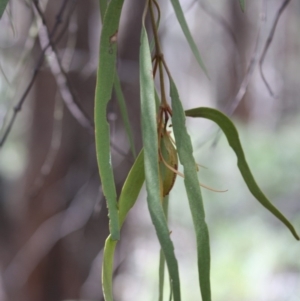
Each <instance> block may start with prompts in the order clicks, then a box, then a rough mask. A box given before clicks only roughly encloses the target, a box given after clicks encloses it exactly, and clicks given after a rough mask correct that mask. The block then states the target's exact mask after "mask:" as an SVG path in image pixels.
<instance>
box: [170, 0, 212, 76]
mask: <svg viewBox="0 0 300 301" xmlns="http://www.w3.org/2000/svg"><path fill="white" fill-rule="evenodd" d="M171 2H172V5H173V8H174V11H175V14H176V17H177V20H178V22H179V24H180V26H181V29H182V31H183V33H184V35H185V38H186V39H187V41H188V43H189V46H190V48H191V50H192V52H193V54H194V56H195V58H196V60H197V62H198V64H199V66H200V67H201V68H202V70H203V71H204V73H205V74H206V76H207V77H208V72H207V69H206V67H205V65H204V63H203V60H202V58H201V55H200V53H199V50H198V47H197V45H196V43H195V41H194V39H193V37H192V35H191V32H190V29H189V27H188V24H187V22H186V19H185V17H184V13H183V10H182V7H181V4H180V2H179V0H171Z"/></svg>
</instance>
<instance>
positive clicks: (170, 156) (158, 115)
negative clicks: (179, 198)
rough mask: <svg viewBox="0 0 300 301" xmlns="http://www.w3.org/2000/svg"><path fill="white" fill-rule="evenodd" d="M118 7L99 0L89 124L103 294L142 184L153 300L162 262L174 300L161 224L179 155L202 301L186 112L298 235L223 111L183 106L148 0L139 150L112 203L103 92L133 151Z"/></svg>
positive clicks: (202, 230) (205, 266)
mask: <svg viewBox="0 0 300 301" xmlns="http://www.w3.org/2000/svg"><path fill="white" fill-rule="evenodd" d="M171 3H172V5H173V7H174V10H175V13H176V16H177V19H178V21H179V23H180V25H181V28H182V30H183V33H184V35H185V37H186V39H187V41H188V43H189V45H190V48H191V50H192V52H193V54H194V56H195V58H196V59H197V61H198V63H199V65H200V66H201V68H202V69H203V71H204V72H205V73H207V70H206V68H205V66H204V64H203V62H202V59H201V56H200V54H199V52H198V49H197V47H196V44H195V42H194V40H193V38H192V35H191V33H190V31H189V28H188V26H187V23H186V20H185V17H184V14H183V11H182V8H181V5H180V3H179V1H178V0H171ZM122 5H123V0H111V1H110V2H109V4H108V5H107V2H106V0H103V1H100V9H101V15H102V20H103V28H102V34H101V40H100V56H99V68H98V76H97V87H96V99H95V125H96V145H97V159H98V164H99V171H100V176H101V181H102V186H103V192H104V195H105V197H106V200H107V206H108V211H109V219H110V235H109V237H108V238H107V240H106V244H105V249H104V257H103V270H102V282H103V291H104V295H105V299H106V301H112V300H113V290H112V274H113V260H114V252H115V248H116V245H117V242H118V240H119V239H120V229H121V227H122V225H123V222H124V220H125V218H126V215H127V213H128V211H129V210H130V209H131V208H132V206H133V205H134V204H135V201H136V199H137V197H138V195H139V192H140V190H141V188H142V185H143V183H144V182H145V183H146V189H147V201H148V209H149V212H150V216H151V219H152V222H153V225H154V227H155V230H156V234H157V237H158V240H159V242H160V245H161V256H160V271H159V275H160V280H159V281H160V285H159V300H162V296H163V278H164V277H163V275H164V264H165V262H166V265H167V268H168V272H169V277H170V284H171V285H170V286H171V294H170V298H171V299H173V300H175V301H179V300H181V297H180V279H179V272H178V263H177V259H176V256H175V253H174V246H173V243H172V240H171V238H170V235H169V233H170V232H169V228H168V224H167V207H168V199H167V195H168V193H169V191H170V190H171V189H172V186H173V184H174V181H175V178H176V174H177V173H178V172H177V167H178V166H177V165H178V157H179V160H180V163H181V164H182V165H183V169H184V175H183V176H184V183H185V188H186V192H187V197H188V200H189V205H190V210H191V213H192V218H193V223H194V228H195V234H196V240H197V254H198V255H197V256H198V273H199V286H200V291H201V295H202V299H203V300H204V301H210V300H211V290H210V248H209V234H208V227H207V224H206V222H205V212H204V206H203V201H202V196H201V191H200V185H199V183H198V177H197V167H196V163H195V160H194V157H193V148H192V144H191V139H190V136H189V134H188V132H187V129H186V126H185V118H186V116H188V117H197V118H206V119H209V120H211V121H213V122H215V123H216V124H217V125H218V126H219V127H220V128H221V129H222V131H223V132H224V134H225V135H226V138H227V140H228V142H229V145H230V146H231V147H232V149H233V151H234V152H235V154H236V156H237V159H238V161H237V164H238V168H239V169H240V171H241V174H242V176H243V179H244V181H245V183H246V184H247V186H248V188H249V190H250V192H251V193H252V194H253V196H254V197H255V198H256V199H257V200H258V201H259V202H260V203H261V204H262V205H263V206H264V207H265V208H266V209H268V210H269V211H270V212H271V213H272V214H273V215H274V216H276V217H277V218H278V219H279V220H280V221H282V223H284V224H285V225H286V227H287V228H288V229H289V230H290V231H291V233H292V234H293V236H294V237H295V238H296V239H297V240H299V236H298V235H297V233H296V231H295V229H294V227H293V226H292V225H291V224H290V222H289V221H288V220H287V219H286V218H285V217H284V215H283V214H282V213H281V212H280V211H279V210H278V209H277V208H276V207H274V205H272V203H271V202H270V201H269V200H268V199H267V197H266V196H265V195H264V194H263V192H262V191H261V190H260V188H259V187H258V185H257V184H256V182H255V180H254V178H253V176H252V174H251V171H250V169H249V167H248V164H247V162H246V159H245V156H244V152H243V149H242V146H241V143H240V140H239V136H238V132H237V130H236V128H235V126H234V124H233V123H232V122H231V120H230V119H229V118H228V117H227V116H225V115H224V114H223V113H221V112H219V111H218V110H215V109H212V108H204V107H201V108H195V109H192V110H188V111H184V109H183V106H182V103H181V101H180V98H179V94H178V91H177V88H176V85H175V83H174V81H173V79H172V76H171V73H170V71H169V69H168V67H167V64H166V62H165V60H164V57H163V53H162V51H161V48H160V43H159V38H158V35H157V30H158V26H159V17H160V10H159V6H158V4H157V2H156V1H155V0H148V1H146V7H145V10H144V15H143V25H142V32H141V46H140V90H141V93H140V98H141V117H142V133H143V146H144V148H143V150H142V151H141V152H140V154H139V155H138V156H137V158H136V160H135V163H134V164H133V166H132V168H131V171H130V172H129V174H128V177H127V180H126V181H125V183H124V186H123V189H122V191H121V194H120V196H119V198H118V201H117V193H116V188H115V183H114V176H113V168H112V163H111V158H110V143H109V142H110V137H109V125H108V123H107V121H106V106H107V104H108V102H109V100H110V98H111V95H112V90H113V89H115V90H116V92H117V93H116V94H117V97H118V101H119V104H120V107H121V110H122V114H123V119H124V123H125V126H126V130H127V133H128V137H129V141H130V143H131V148H132V151H133V153H134V147H133V142H132V141H133V140H132V136H131V133H130V125H129V121H128V116H127V112H126V106H125V101H124V97H123V96H122V91H121V88H120V84H119V80H118V76H117V74H116V54H117V34H118V27H119V20H120V15H121V11H122ZM240 5H241V8H242V10H244V8H245V2H244V1H242V0H240ZM154 8H156V10H157V12H158V18H157V20H155V17H154V16H155V14H154ZM148 13H149V14H150V19H151V24H152V31H153V36H154V43H152V42H150V41H149V39H148V33H147V30H146V27H145V25H144V21H145V18H146V16H147V14H148ZM150 45H155V47H151V46H150ZM151 48H154V49H155V51H152V49H151ZM157 69H158V70H159V81H160V90H161V96H160V97H159V96H158V94H157V92H156V88H155V85H154V77H155V75H156V71H157ZM164 72H166V74H167V77H168V81H169V86H170V93H169V94H170V99H171V106H169V105H168V102H167V100H166V99H167V97H166V95H165V84H164ZM169 120H171V123H172V129H173V133H174V140H173V138H172V137H171V136H170V132H169V131H167V126H168V124H169V123H168V121H169ZM177 156H178V157H177Z"/></svg>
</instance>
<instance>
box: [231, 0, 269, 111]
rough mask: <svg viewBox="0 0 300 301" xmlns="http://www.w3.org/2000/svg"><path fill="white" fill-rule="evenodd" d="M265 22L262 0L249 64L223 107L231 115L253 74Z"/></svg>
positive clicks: (264, 9)
mask: <svg viewBox="0 0 300 301" xmlns="http://www.w3.org/2000/svg"><path fill="white" fill-rule="evenodd" d="M265 22H266V5H265V0H263V3H262V11H261V14H260V24H259V28H258V34H257V37H256V41H255V47H254V50H253V53H252V56H251V59H250V62H249V66H248V68H247V72H246V74H245V76H244V78H243V80H242V83H241V85H240V87H239V89H238V92H237V93H236V95H235V97H234V99H233V101H232V103H230V104H229V106H228V107H227V108H226V109H225V112H226V113H227V114H228V115H232V114H233V113H234V111H235V110H236V108H237V107H238V105H239V104H240V102H241V100H242V99H243V97H244V96H245V94H246V91H247V88H248V85H249V82H250V79H251V77H252V75H253V72H254V69H255V67H256V65H257V63H258V53H259V50H260V44H261V42H260V40H261V38H260V37H261V32H262V27H263V26H264V24H265Z"/></svg>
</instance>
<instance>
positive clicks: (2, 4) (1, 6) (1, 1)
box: [0, 0, 9, 19]
mask: <svg viewBox="0 0 300 301" xmlns="http://www.w3.org/2000/svg"><path fill="white" fill-rule="evenodd" d="M8 1H9V0H0V19H1V18H2V15H3V13H4V11H5V8H6V5H7V3H8Z"/></svg>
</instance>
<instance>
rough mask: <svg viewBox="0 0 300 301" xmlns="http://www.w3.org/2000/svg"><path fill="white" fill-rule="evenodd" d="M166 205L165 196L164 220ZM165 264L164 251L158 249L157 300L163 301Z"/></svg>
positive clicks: (167, 202)
mask: <svg viewBox="0 0 300 301" xmlns="http://www.w3.org/2000/svg"><path fill="white" fill-rule="evenodd" d="M168 207H169V197H168V196H166V197H165V198H164V200H163V210H164V214H165V217H166V220H168ZM165 264H166V259H165V255H164V252H163V251H162V250H160V252H159V268H158V271H159V273H158V301H163V297H164V280H165Z"/></svg>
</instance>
